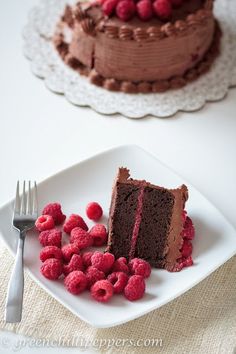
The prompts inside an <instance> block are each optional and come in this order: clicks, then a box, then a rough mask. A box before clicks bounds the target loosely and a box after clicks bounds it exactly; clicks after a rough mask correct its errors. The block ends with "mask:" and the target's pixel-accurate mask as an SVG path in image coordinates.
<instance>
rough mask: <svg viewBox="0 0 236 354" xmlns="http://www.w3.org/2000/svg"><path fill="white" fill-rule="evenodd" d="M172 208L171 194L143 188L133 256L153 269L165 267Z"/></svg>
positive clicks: (172, 197) (166, 191)
mask: <svg viewBox="0 0 236 354" xmlns="http://www.w3.org/2000/svg"><path fill="white" fill-rule="evenodd" d="M173 207H174V196H173V194H172V193H171V192H169V191H168V190H164V189H154V188H151V187H146V188H145V190H144V198H143V209H142V221H141V223H140V228H139V234H138V238H137V243H136V248H135V254H134V256H135V257H140V258H143V259H145V260H147V261H148V262H149V263H150V264H151V265H152V266H154V267H158V268H163V267H164V265H165V256H166V251H167V249H166V245H167V235H168V233H169V229H170V224H171V217H172V213H173Z"/></svg>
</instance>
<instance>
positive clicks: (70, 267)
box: [63, 254, 84, 275]
mask: <svg viewBox="0 0 236 354" xmlns="http://www.w3.org/2000/svg"><path fill="white" fill-rule="evenodd" d="M83 269H84V265H83V260H82V257H81V256H80V255H79V254H73V255H72V257H71V260H70V262H69V263H68V264H66V265H64V267H63V273H64V274H65V275H68V274H69V273H71V272H73V271H74V270H81V271H83Z"/></svg>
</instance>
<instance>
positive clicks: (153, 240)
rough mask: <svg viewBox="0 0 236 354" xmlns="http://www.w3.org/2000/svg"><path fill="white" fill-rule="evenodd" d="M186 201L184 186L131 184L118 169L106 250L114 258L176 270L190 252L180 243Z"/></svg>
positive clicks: (186, 192)
mask: <svg viewBox="0 0 236 354" xmlns="http://www.w3.org/2000/svg"><path fill="white" fill-rule="evenodd" d="M187 199H188V189H187V187H186V186H185V185H182V186H181V187H179V188H177V189H166V188H163V187H158V186H155V185H153V184H151V183H148V182H146V181H142V180H141V181H140V180H133V179H132V178H130V174H129V170H127V169H126V168H120V169H119V172H118V175H117V178H116V180H115V183H114V186H113V191H112V199H111V206H110V216H109V237H108V247H107V250H108V251H109V252H112V253H113V254H114V255H115V257H116V258H118V257H122V256H123V257H126V258H127V259H128V260H130V259H132V258H134V257H139V258H143V259H145V260H147V261H148V262H149V263H150V264H151V265H152V266H154V267H157V268H165V269H167V270H169V271H176V270H180V268H183V266H184V265H183V262H186V259H187V258H186V255H187V256H188V254H187V253H189V249H190V248H191V250H192V246H191V244H190V241H189V240H185V241H184V239H183V238H184V237H185V236H184V225H185V223H186V212H185V211H184V207H185V202H186V201H187ZM188 219H189V218H188ZM189 220H190V219H189ZM190 221H191V220H190ZM191 225H192V223H191ZM192 229H193V226H192ZM191 232H192V231H191ZM191 237H192V234H191ZM183 243H184V244H183ZM183 245H184V246H185V247H184V248H185V251H186V249H187V251H186V253H185V254H184V255H183V252H182V250H183ZM189 245H190V246H191V247H190V246H189ZM183 256H184V257H183ZM187 262H189V260H188V261H187ZM185 265H186V264H185ZM188 265H190V264H188Z"/></svg>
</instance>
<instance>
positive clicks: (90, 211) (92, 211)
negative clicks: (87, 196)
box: [86, 202, 103, 221]
mask: <svg viewBox="0 0 236 354" xmlns="http://www.w3.org/2000/svg"><path fill="white" fill-rule="evenodd" d="M86 214H87V217H88V218H89V219H90V220H94V221H98V220H99V219H100V218H101V217H102V214H103V210H102V207H101V206H100V205H99V204H98V203H96V202H92V203H89V204H88V205H87V207H86Z"/></svg>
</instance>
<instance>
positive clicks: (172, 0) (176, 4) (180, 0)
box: [170, 0, 183, 8]
mask: <svg viewBox="0 0 236 354" xmlns="http://www.w3.org/2000/svg"><path fill="white" fill-rule="evenodd" d="M170 3H171V5H172V6H173V7H175V8H177V7H180V6H181V5H182V4H183V0H170Z"/></svg>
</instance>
